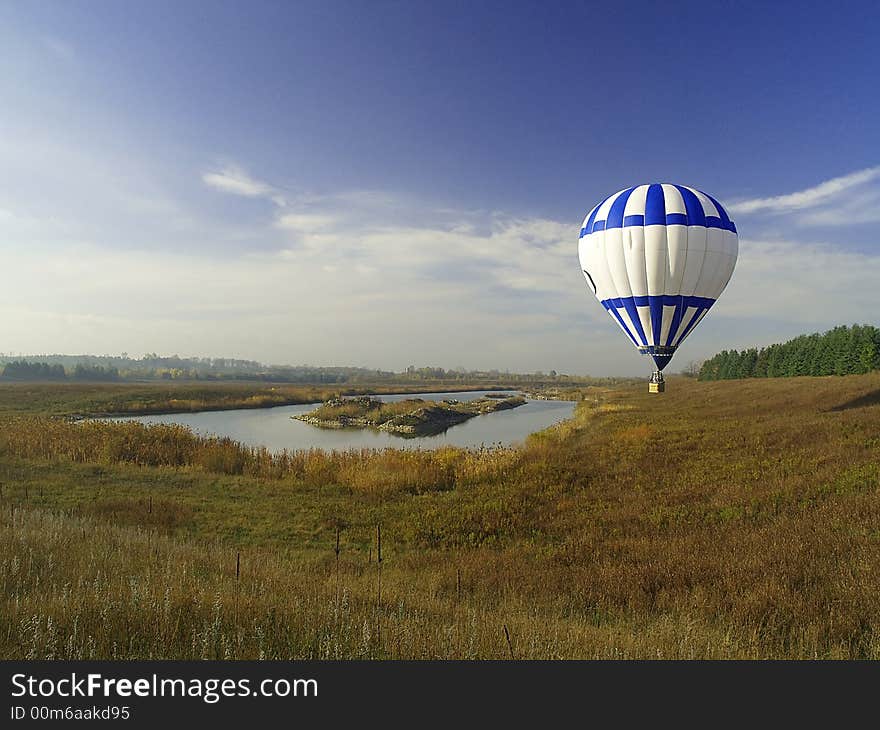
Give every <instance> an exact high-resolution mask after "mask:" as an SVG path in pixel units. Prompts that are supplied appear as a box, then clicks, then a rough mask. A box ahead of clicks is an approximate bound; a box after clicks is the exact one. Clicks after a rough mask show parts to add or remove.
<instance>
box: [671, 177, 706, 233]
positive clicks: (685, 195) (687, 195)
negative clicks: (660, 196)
mask: <svg viewBox="0 0 880 730" xmlns="http://www.w3.org/2000/svg"><path fill="white" fill-rule="evenodd" d="M675 189H676V190H678V192H680V193H681V197H682V200H684V209H685V210H686V211H687V217H688V225H689V226H705V225H706V213H705V212H704V211H703V205H702V203H700V199H699V198H698V197H697V196H696V195H694V194H693V193H692V192H691V191H690V190H688V189H687V188H686V187H684V186H682V185H676V186H675Z"/></svg>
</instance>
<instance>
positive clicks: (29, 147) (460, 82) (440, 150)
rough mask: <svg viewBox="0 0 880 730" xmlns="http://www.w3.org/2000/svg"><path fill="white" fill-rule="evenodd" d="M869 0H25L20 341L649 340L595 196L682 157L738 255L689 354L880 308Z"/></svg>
mask: <svg viewBox="0 0 880 730" xmlns="http://www.w3.org/2000/svg"><path fill="white" fill-rule="evenodd" d="M878 37H880V8H878V6H877V5H876V3H873V2H858V1H856V0H854V1H852V2H844V3H838V4H837V5H835V6H834V8H833V11H831V10H829V7H828V6H827V4H819V3H811V2H797V3H795V2H777V3H772V4H771V3H765V2H760V3H750V2H737V3H727V2H707V1H706V0H703V1H702V2H676V3H655V2H615V3H586V2H583V3H563V2H558V3H542V2H531V3H518V2H503V3H501V2H497V3H496V2H478V3H473V2H452V1H449V2H419V1H412V2H381V1H380V0H373V1H371V2H366V1H364V2H332V1H328V0H324V1H321V2H305V1H303V2H266V1H260V0H254V1H252V2H243V1H242V2H220V1H214V2H197V1H196V0H193V1H192V2H187V3H179V2H159V1H158V0H153V1H151V2H149V3H130V2H126V3H120V2H100V1H99V0H89V2H82V1H77V0H69V1H66V2H50V1H43V2H24V1H22V2H10V1H8V0H0V99H2V105H0V255H2V262H3V263H2V266H0V352H5V353H15V354H18V353H28V354H34V353H68V354H79V353H92V354H118V353H122V352H127V353H129V354H132V355H140V354H143V353H148V352H157V353H160V354H165V355H171V354H179V355H181V356H215V357H221V356H222V357H240V358H246V359H256V360H260V361H262V362H266V363H272V364H282V363H289V364H306V363H308V364H313V365H358V366H365V367H371V368H382V369H393V370H402V369H404V368H406V367H407V366H408V365H410V364H415V365H416V366H422V365H433V366H441V367H446V368H455V367H464V368H468V369H472V368H478V369H489V368H498V369H501V370H504V369H509V370H511V371H517V372H532V371H535V370H543V371H545V372H547V371H550V370H551V369H555V370H557V371H559V372H567V373H578V374H591V375H615V374H619V375H637V374H644V373H646V372H649V371H650V369H651V366H650V363H649V361H648V359H647V358H643V357H642V356H640V355H639V354H638V353H637V352H636V350H635V349H634V348H633V347H632V345H631V344H630V343H629V342H628V341H627V340H626V338H625V336H624V335H623V333H622V332H621V331H620V330H619V328H618V327H617V326H616V325H615V324H614V322H613V321H612V320H611V319H610V318H609V317H608V315H607V313H606V312H605V311H604V310H603V309H602V307H601V305H600V304H599V303H598V302H597V301H596V300H595V298H594V297H593V296H592V294H591V293H590V291H589V289H588V288H587V286H586V284H585V282H584V279H583V276H582V275H581V273H580V267H579V265H578V258H577V238H578V233H579V229H580V225H581V222H582V220H583V217H584V215H585V214H586V213H587V212H588V211H589V210H590V209H591V208H592V207H593V206H594V205H595V204H597V203H598V202H599V201H600V200H602V199H603V198H605V197H606V196H608V195H610V194H611V193H613V192H615V191H616V190H619V189H621V188H624V187H629V186H631V185H636V184H641V183H647V182H674V183H679V184H684V185H689V186H693V187H696V188H699V189H701V190H704V191H706V192H708V193H709V194H711V195H712V196H713V197H715V198H717V199H719V200H720V201H721V202H722V203H724V204H725V206H726V207H727V208H728V210H729V212H730V213H731V215H732V217H733V219H734V220H735V222H736V224H737V228H738V230H739V236H740V257H739V261H738V264H737V268H736V271H735V272H734V275H733V278H732V280H731V282H730V284H729V286H728V288H727V290H726V291H725V292H724V293H723V294H722V296H721V298H720V299H719V301H718V303H717V304H716V305H715V307H714V308H713V309H712V311H711V312H710V313H709V314H708V316H707V317H706V318H705V319H704V320H703V322H702V323H701V324H700V326H699V327H698V328H697V330H696V331H695V332H694V333H693V334H692V335H691V336H690V337H689V338H688V340H687V341H686V342H685V343H684V345H683V346H682V347H681V349H680V350H679V352H678V354H677V355H676V359H675V360H674V361H673V363H672V365H671V366H670V368H669V369H670V370H671V371H675V370H676V369H677V368H682V367H685V366H686V365H688V363H690V362H692V361H699V360H701V359H703V358H706V357H709V356H711V355H712V354H714V353H715V352H717V351H719V350H721V349H724V348H732V347H735V348H743V347H748V346H753V345H763V344H769V343H772V342H777V341H782V340H785V339H788V338H790V337H792V336H795V335H798V334H801V333H804V332H813V331H821V330H825V329H828V328H830V327H833V326H835V325H838V324H845V323H854V322H859V323H873V324H878V322H877V312H878V311H880V286H878V280H880V239H878V236H877V235H876V231H877V228H878V224H880V124H878V123H877V119H878V118H880V94H878V93H877V75H878V72H880V62H878V60H877V53H876V39H877V38H878Z"/></svg>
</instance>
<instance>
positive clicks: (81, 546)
mask: <svg viewBox="0 0 880 730" xmlns="http://www.w3.org/2000/svg"><path fill="white" fill-rule="evenodd" d="M119 387H120V388H122V389H123V390H120V391H119V392H113V393H111V392H110V391H108V390H106V389H105V388H106V386H105V387H98V388H95V386H51V387H50V386H27V385H15V386H3V387H2V388H0V483H2V495H0V582H2V589H3V590H2V595H0V656H3V657H4V658H13V657H31V658H135V657H138V658H141V657H154V658H160V657H161V658H198V657H204V658H306V657H315V658H435V657H436V658H505V657H511V656H513V657H516V658H558V657H570V658H578V657H588V658H591V657H608V658H623V657H628V658H636V657H645V658H740V657H778V658H795V657H810V658H812V657H825V658H878V656H880V590H878V589H880V492H878V488H880V373H873V374H869V375H863V376H848V377H843V378H839V377H827V378H793V379H773V380H745V381H724V382H713V383H700V382H695V381H693V380H688V379H684V378H670V379H669V380H668V391H667V393H666V394H664V395H662V396H650V395H648V393H647V392H646V386H645V385H644V384H639V385H638V386H621V387H619V388H606V387H584V388H581V389H580V390H579V391H578V392H576V393H572V395H574V396H576V397H578V398H580V399H581V400H580V402H579V404H578V407H577V409H576V411H575V416H574V418H573V419H572V420H571V421H569V422H567V423H565V424H562V425H560V426H557V427H555V428H552V429H550V430H548V431H546V432H543V433H541V434H537V435H534V436H532V437H531V438H530V439H529V440H528V441H527V442H526V443H525V444H524V445H523V446H522V447H521V448H519V449H497V450H488V451H486V450H484V451H463V450H459V449H452V448H444V449H440V450H438V451H431V452H426V451H422V452H419V451H413V452H403V451H394V450H389V451H382V452H369V451H364V452H348V453H342V454H338V453H333V454H326V453H323V452H316V451H312V452H299V453H295V454H283V455H273V454H269V453H268V452H265V451H261V450H258V449H248V448H245V447H242V446H240V445H237V444H234V443H232V442H229V441H226V440H221V439H201V438H197V437H195V436H193V435H191V434H190V433H189V432H187V431H184V430H182V429H176V428H174V427H167V426H165V427H161V426H156V427H144V426H140V425H137V424H88V423H71V422H68V421H67V420H65V419H62V418H49V417H48V415H54V416H57V415H65V414H71V413H83V412H95V411H101V412H103V411H105V410H109V407H108V406H107V403H108V402H112V403H113V404H114V406H113V408H114V409H116V408H120V409H122V410H125V408H126V403H127V402H128V401H127V399H129V400H130V399H132V398H135V396H133V395H132V393H133V392H137V393H140V394H139V395H137V396H136V398H137V399H139V402H151V403H159V402H162V400H163V399H165V401H167V400H168V395H167V389H165V390H162V391H160V390H157V391H156V392H152V390H151V389H152V388H154V387H155V386H148V385H145V386H142V387H141V386H138V387H137V388H135V387H134V386H119ZM89 388H92V390H90V389H89ZM124 388H130V389H133V390H129V391H125V390H124ZM138 388H139V390H138ZM328 390H329V389H328ZM297 392H298V391H297V388H296V387H291V388H289V389H288V390H287V392H286V394H285V397H288V398H293V397H297ZM108 393H110V394H109V395H108ZM240 395H241V396H242V397H250V396H251V395H254V392H253V391H251V392H249V393H248V394H245V393H244V392H242V393H241V394H240ZM47 414H48V415H47ZM379 525H380V526H381V535H382V562H381V564H380V563H378V562H377V544H376V542H377V541H376V538H377V535H376V532H377V526H379ZM337 534H338V536H339V552H338V554H337V553H336V552H335V547H336V540H337ZM508 636H509V641H508V638H507V637H508Z"/></svg>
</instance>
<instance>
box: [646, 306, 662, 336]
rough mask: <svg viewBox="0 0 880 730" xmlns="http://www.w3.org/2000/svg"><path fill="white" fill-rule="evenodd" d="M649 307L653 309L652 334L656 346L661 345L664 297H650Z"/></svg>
mask: <svg viewBox="0 0 880 730" xmlns="http://www.w3.org/2000/svg"><path fill="white" fill-rule="evenodd" d="M648 306H649V307H650V308H651V333H652V334H653V335H654V337H653V339H654V344H655V345H659V344H660V328H661V327H662V326H663V297H648Z"/></svg>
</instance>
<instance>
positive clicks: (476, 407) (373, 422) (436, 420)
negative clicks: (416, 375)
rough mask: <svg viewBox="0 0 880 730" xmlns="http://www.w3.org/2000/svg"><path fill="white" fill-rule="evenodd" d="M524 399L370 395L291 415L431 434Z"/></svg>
mask: <svg viewBox="0 0 880 730" xmlns="http://www.w3.org/2000/svg"><path fill="white" fill-rule="evenodd" d="M525 402H526V399H525V398H523V397H521V396H511V397H504V398H497V397H496V398H480V399H479V400H472V401H467V402H464V403H462V402H459V401H457V400H444V401H430V400H422V399H421V398H412V399H409V400H402V401H396V402H393V403H384V402H382V401H380V400H378V399H376V398H370V397H369V396H364V397H358V398H331V399H330V400H328V401H327V402H326V403H323V404H321V405H320V406H318V407H317V408H316V409H315V410H314V411H311V412H309V413H303V414H301V415H298V416H291V418H296V419H297V420H299V421H305V422H306V423H310V424H312V425H313V426H318V427H320V428H375V429H378V430H380V431H387V432H388V433H392V434H395V435H397V436H404V437H406V436H409V437H413V436H432V435H434V434H438V433H442V432H443V431H445V430H446V429H447V428H449V427H450V426H454V425H456V424H458V423H463V422H464V421H467V420H468V419H469V418H473V417H474V416H480V415H482V414H484V413H493V412H495V411H505V410H508V409H510V408H516V407H517V406H521V405H522V404H523V403H525Z"/></svg>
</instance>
